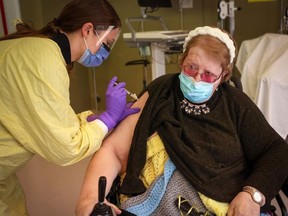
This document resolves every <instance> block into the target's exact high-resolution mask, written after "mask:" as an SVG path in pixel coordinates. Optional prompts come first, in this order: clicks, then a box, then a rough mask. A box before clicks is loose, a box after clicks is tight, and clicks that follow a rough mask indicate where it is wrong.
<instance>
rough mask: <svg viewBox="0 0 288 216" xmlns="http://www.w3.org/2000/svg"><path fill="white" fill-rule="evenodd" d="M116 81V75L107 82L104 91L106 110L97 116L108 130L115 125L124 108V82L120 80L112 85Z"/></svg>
mask: <svg viewBox="0 0 288 216" xmlns="http://www.w3.org/2000/svg"><path fill="white" fill-rule="evenodd" d="M116 81H117V77H113V78H112V79H111V80H110V82H109V85H108V88H107V91H106V111H105V112H103V113H102V114H101V115H100V116H99V119H100V120H101V121H103V122H104V123H105V124H106V125H107V127H108V130H111V129H112V128H114V127H115V125H116V124H117V123H118V121H119V119H120V117H121V116H122V115H123V113H124V110H125V108H126V91H125V90H124V87H125V86H126V83H124V82H120V83H118V85H114V83H115V82H116Z"/></svg>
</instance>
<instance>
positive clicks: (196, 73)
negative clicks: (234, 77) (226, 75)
mask: <svg viewBox="0 0 288 216" xmlns="http://www.w3.org/2000/svg"><path fill="white" fill-rule="evenodd" d="M186 67H190V68H191V67H192V65H183V66H182V68H183V72H184V73H185V74H186V75H187V76H190V77H193V78H194V77H196V76H198V74H199V75H200V78H201V81H202V82H207V81H204V80H203V79H202V75H204V74H205V73H209V74H211V75H213V76H211V77H213V78H214V79H213V81H212V82H207V83H215V82H217V81H218V80H219V79H220V77H221V76H222V75H223V71H222V72H221V74H220V75H219V76H216V75H215V74H214V73H211V72H209V71H204V72H202V73H199V70H198V69H197V71H196V72H195V73H194V74H193V75H191V74H189V73H187V72H186V71H185V68H186Z"/></svg>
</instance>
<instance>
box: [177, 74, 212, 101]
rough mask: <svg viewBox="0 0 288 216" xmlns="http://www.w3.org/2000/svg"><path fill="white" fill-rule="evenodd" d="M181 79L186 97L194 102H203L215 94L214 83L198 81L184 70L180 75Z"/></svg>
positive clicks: (181, 87) (181, 86)
mask: <svg viewBox="0 0 288 216" xmlns="http://www.w3.org/2000/svg"><path fill="white" fill-rule="evenodd" d="M179 79H180V89H181V91H182V93H183V95H184V97H185V98H186V99H188V100H189V101H191V102H193V103H203V102H205V101H207V100H208V99H209V98H210V97H211V96H212V94H213V85H214V83H207V82H203V81H200V82H196V81H195V79H194V78H193V77H189V76H187V75H185V74H184V73H183V72H182V73H181V74H180V75H179Z"/></svg>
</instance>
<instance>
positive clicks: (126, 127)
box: [102, 92, 149, 172]
mask: <svg viewBox="0 0 288 216" xmlns="http://www.w3.org/2000/svg"><path fill="white" fill-rule="evenodd" d="M148 97H149V94H148V92H145V93H144V94H143V95H142V96H141V97H140V98H139V100H138V101H136V102H135V103H134V104H133V105H132V107H139V108H140V109H141V111H140V112H139V113H136V114H133V115H130V116H128V117H127V118H125V119H124V120H123V121H122V122H121V123H120V124H119V125H118V126H117V127H116V128H115V129H114V130H113V131H112V133H111V134H110V135H109V136H108V137H107V138H106V139H105V140H104V142H103V145H102V147H103V148H111V149H110V151H111V150H112V151H114V154H115V156H116V157H118V160H119V161H120V162H121V165H122V172H124V171H125V170H126V164H127V160H128V155H129V150H130V146H131V143H132V138H133V134H134V130H135V126H136V124H137V121H138V119H139V117H140V114H141V112H142V109H143V107H144V105H145V103H146V101H147V99H148Z"/></svg>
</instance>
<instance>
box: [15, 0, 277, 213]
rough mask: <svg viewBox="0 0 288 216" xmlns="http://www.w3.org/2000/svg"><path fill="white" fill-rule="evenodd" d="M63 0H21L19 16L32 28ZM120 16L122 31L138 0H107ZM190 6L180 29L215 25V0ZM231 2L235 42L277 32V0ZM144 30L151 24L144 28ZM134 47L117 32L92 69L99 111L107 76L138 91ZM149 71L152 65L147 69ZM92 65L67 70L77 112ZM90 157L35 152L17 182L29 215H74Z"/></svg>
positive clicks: (175, 15) (173, 15) (174, 18)
mask: <svg viewBox="0 0 288 216" xmlns="http://www.w3.org/2000/svg"><path fill="white" fill-rule="evenodd" d="M66 2H68V0H20V3H21V7H22V16H23V20H24V21H28V22H30V23H33V25H34V26H35V27H37V28H39V27H41V26H42V25H43V24H45V23H47V22H48V21H50V20H51V19H52V18H53V17H55V16H57V14H58V13H59V11H60V9H61V7H62V6H63V5H64V4H65V3H66ZM110 2H111V3H112V5H113V6H114V7H115V8H116V10H117V11H118V13H119V15H120V17H121V19H122V21H123V29H122V33H124V32H128V29H127V27H126V26H125V19H126V18H127V17H134V16H139V15H140V8H139V7H138V5H137V0H111V1H110ZM193 2H194V7H193V8H192V9H184V12H183V17H184V28H185V29H192V28H195V27H197V26H200V25H216V24H217V2H218V1H216V0H194V1H193ZM236 6H237V7H241V8H242V10H241V11H237V12H236V32H235V38H236V40H237V41H238V42H239V45H240V43H241V42H242V41H243V40H246V39H251V38H255V37H258V36H260V35H262V34H264V33H266V32H277V31H278V29H279V25H280V3H279V1H275V2H266V3H253V4H252V3H247V0H237V1H236ZM151 15H154V16H162V17H163V18H164V20H165V21H166V23H167V25H168V27H169V29H171V30H175V29H179V28H180V13H179V10H178V9H176V8H169V9H167V8H165V9H160V10H159V11H157V12H155V13H153V14H151ZM147 30H151V28H149V27H147ZM139 58H140V56H139V50H138V49H137V48H128V47H127V45H126V44H125V42H124V41H123V39H122V37H120V38H119V40H118V42H117V44H116V46H115V47H114V49H113V50H112V52H111V55H110V57H109V58H108V60H107V61H106V62H105V63H104V64H103V65H102V66H100V67H97V68H95V74H96V84H97V94H98V96H100V97H101V99H102V100H101V102H100V103H99V104H98V107H99V109H100V110H103V109H104V108H105V90H106V85H107V83H108V81H109V80H110V79H111V78H112V76H114V75H117V76H118V77H119V79H120V80H122V81H126V83H127V88H128V89H129V90H131V91H132V92H136V93H139V92H140V91H141V89H142V67H141V66H129V67H128V66H125V63H126V62H128V61H131V60H135V59H139ZM170 58H171V62H170V63H168V64H167V72H168V73H172V72H176V71H178V67H177V58H178V56H170ZM149 72H151V70H150V69H149ZM91 77H92V70H91V69H89V70H87V69H86V68H84V67H82V66H80V65H76V66H75V71H74V73H73V74H72V75H71V105H72V106H73V108H74V110H75V111H76V112H81V111H84V110H87V109H92V108H94V107H95V104H94V103H93V101H94V99H93V97H94V95H92V94H91V91H92V83H93V81H92V80H91ZM89 159H90V158H88V159H86V160H83V161H82V162H80V163H78V164H75V165H73V166H69V167H59V166H55V165H53V164H50V163H48V162H46V161H44V160H43V159H41V158H40V157H38V156H37V157H34V158H33V159H32V160H31V161H30V162H29V163H28V164H27V166H25V167H24V169H22V170H21V171H20V172H19V176H20V179H21V182H22V184H23V186H24V190H25V192H26V196H27V202H28V208H29V210H30V213H31V216H38V215H41V216H46V215H47V216H51V215H53V216H64V215H65V216H66V215H73V212H74V208H75V203H76V200H77V197H78V195H79V191H80V187H81V183H82V178H83V175H84V173H85V169H86V166H87V164H88V162H89Z"/></svg>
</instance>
